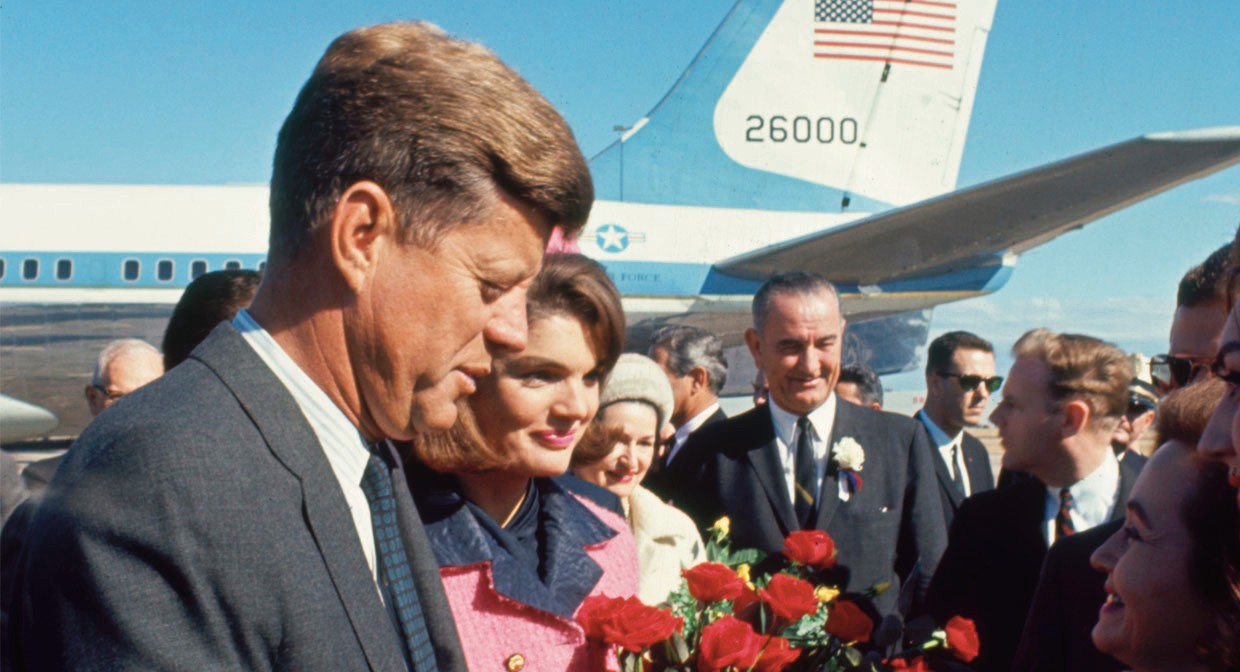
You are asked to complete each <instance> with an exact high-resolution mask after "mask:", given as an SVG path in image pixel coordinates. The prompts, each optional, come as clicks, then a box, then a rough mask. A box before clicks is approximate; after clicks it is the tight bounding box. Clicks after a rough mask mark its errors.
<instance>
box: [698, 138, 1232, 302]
mask: <svg viewBox="0 0 1240 672" xmlns="http://www.w3.org/2000/svg"><path fill="white" fill-rule="evenodd" d="M1238 162H1240V126H1229V127H1222V128H1210V129H1199V130H1192V131H1181V132H1173V133H1155V134H1151V135H1145V136H1142V137H1140V138H1136V139H1134V140H1129V141H1127V142H1122V143H1119V144H1116V145H1112V146H1110V147H1105V148H1103V149H1099V150H1096V151H1092V152H1088V153H1086V154H1081V155H1079V156H1075V157H1072V158H1069V159H1065V160H1063V161H1059V162H1056V163H1051V164H1047V165H1045V166H1041V167H1038V168H1034V169H1032V170H1027V171H1024V172H1021V173H1017V174H1015V175H1010V176H1008V177H1003V178H1000V179H997V180H994V181H991V182H986V183H984V184H980V185H977V186H974V187H969V188H967V189H961V190H958V191H955V192H952V193H949V194H945V195H943V196H938V197H935V198H930V199H927V200H924V201H921V202H919V203H914V204H913V205H909V206H906V207H902V208H897V209H894V210H889V211H886V212H883V213H880V214H877V215H874V216H871V217H866V218H863V219H859V220H857V221H854V222H849V223H848V224H846V225H844V226H841V227H837V228H833V229H829V230H826V231H823V232H821V233H815V234H810V235H808V236H803V237H800V238H796V239H793V240H790V241H787V242H784V243H780V244H777V245H772V246H770V247H767V248H764V249H760V250H756V251H754V252H750V253H747V254H743V255H740V256H737V257H732V258H731V259H726V260H724V261H722V262H720V263H719V264H717V265H716V268H717V269H718V270H719V271H722V272H724V273H727V274H729V275H734V276H740V277H746V278H754V279H761V278H766V277H769V276H770V275H772V274H774V273H778V272H782V271H787V270H792V269H797V270H805V271H815V272H818V273H821V274H823V275H825V276H826V277H827V278H829V279H831V280H832V281H836V282H852V283H857V284H859V285H868V284H877V283H879V282H880V281H889V280H891V279H892V278H893V277H912V276H916V275H919V274H923V273H927V272H930V271H934V272H942V271H951V270H954V269H957V268H966V267H969V266H976V265H978V264H979V262H982V261H984V260H991V262H990V263H993V260H994V259H995V258H996V257H998V256H1000V255H1004V254H1007V253H1016V254H1019V253H1021V252H1024V251H1025V250H1028V249H1030V248H1032V247H1036V246H1038V245H1041V244H1042V243H1045V242H1047V241H1049V240H1051V239H1053V238H1056V237H1058V236H1060V235H1062V234H1064V233H1066V232H1068V231H1070V230H1072V229H1075V228H1079V227H1081V226H1084V225H1085V224H1087V223H1089V222H1092V221H1093V220H1095V219H1098V218H1099V217H1103V216H1105V215H1107V214H1110V213H1112V212H1114V211H1116V210H1119V209H1121V208H1125V207H1127V206H1129V205H1132V204H1133V203H1136V202H1137V201H1140V200H1143V199H1145V198H1148V197H1150V196H1153V195H1155V194H1158V193H1160V192H1162V191H1165V190H1167V189H1170V188H1172V187H1175V186H1177V185H1179V184H1182V183H1184V182H1187V181H1189V180H1193V179H1196V178H1199V177H1204V176H1206V175H1209V174H1210V173H1213V172H1215V171H1218V170H1222V169H1223V168H1226V167H1228V166H1231V165H1234V164H1236V163H1238Z"/></svg>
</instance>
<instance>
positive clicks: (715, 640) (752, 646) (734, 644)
mask: <svg viewBox="0 0 1240 672" xmlns="http://www.w3.org/2000/svg"><path fill="white" fill-rule="evenodd" d="M761 650H762V638H761V637H759V636H758V635H757V634H756V633H755V632H754V631H753V628H751V627H749V624H748V623H744V622H742V621H738V620H736V619H735V618H733V617H732V616H724V617H722V618H720V619H719V620H717V621H715V622H714V623H711V624H710V625H708V626H706V627H705V628H702V642H701V644H700V645H699V646H698V660H697V669H698V672H721V670H724V669H725V668H728V667H735V668H737V669H739V670H748V669H749V668H751V667H753V666H754V660H755V659H757V657H758V653H759V652H760V651H761Z"/></svg>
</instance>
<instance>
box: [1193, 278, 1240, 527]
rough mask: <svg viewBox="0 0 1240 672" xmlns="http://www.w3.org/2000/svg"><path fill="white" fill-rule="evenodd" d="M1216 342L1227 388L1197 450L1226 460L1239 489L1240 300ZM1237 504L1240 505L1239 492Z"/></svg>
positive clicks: (1220, 370) (1219, 364)
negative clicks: (1237, 448)
mask: <svg viewBox="0 0 1240 672" xmlns="http://www.w3.org/2000/svg"><path fill="white" fill-rule="evenodd" d="M1219 343H1220V344H1221V345H1220V346H1219V356H1218V363H1217V364H1216V371H1217V372H1218V373H1219V377H1220V378H1222V379H1223V381H1224V382H1225V383H1226V384H1227V389H1226V391H1225V392H1224V393H1223V399H1222V400H1221V401H1220V402H1219V405H1218V408H1216V409H1214V414H1213V415H1211V416H1210V422H1209V424H1207V425H1206V429H1205V432H1204V433H1203V434H1202V435H1201V441H1200V442H1199V443H1198V444H1197V450H1198V451H1199V452H1200V453H1201V454H1202V455H1204V456H1206V457H1207V458H1209V459H1212V460H1218V461H1221V462H1225V463H1226V464H1227V466H1228V467H1229V471H1228V475H1229V477H1230V480H1231V485H1232V486H1233V487H1237V488H1240V455H1238V454H1237V450H1236V446H1240V301H1237V302H1236V305H1235V306H1233V307H1232V309H1231V314H1230V315H1228V316H1227V323H1226V325H1225V326H1224V327H1223V336H1222V338H1221V339H1220V340H1219ZM1236 505H1237V506H1240V494H1238V495H1237V502H1236Z"/></svg>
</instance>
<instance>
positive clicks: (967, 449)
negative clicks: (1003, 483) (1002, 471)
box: [939, 432, 995, 493]
mask: <svg viewBox="0 0 1240 672" xmlns="http://www.w3.org/2000/svg"><path fill="white" fill-rule="evenodd" d="M960 449H961V450H962V451H963V452H962V455H963V456H964V468H965V469H966V470H968V472H969V485H970V487H972V489H973V492H974V493H978V492H984V491H986V490H993V489H994V487H995V477H994V476H993V475H992V472H991V471H990V455H989V454H988V453H987V452H986V446H984V445H982V442H981V441H978V440H977V439H976V438H975V437H973V436H970V435H969V433H968V432H965V433H964V434H963V436H962V437H961V441H960ZM939 461H940V462H942V460H939Z"/></svg>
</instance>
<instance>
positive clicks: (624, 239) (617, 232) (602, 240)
mask: <svg viewBox="0 0 1240 672" xmlns="http://www.w3.org/2000/svg"><path fill="white" fill-rule="evenodd" d="M594 242H595V244H597V245H598V247H599V249H600V250H602V251H604V252H623V251H624V250H625V249H627V248H628V246H629V232H628V230H627V229H625V228H624V227H623V226H620V225H618V224H604V225H602V226H600V227H599V229H598V231H596V232H595V233H594Z"/></svg>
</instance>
